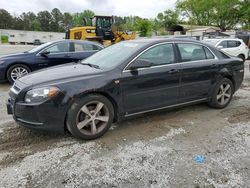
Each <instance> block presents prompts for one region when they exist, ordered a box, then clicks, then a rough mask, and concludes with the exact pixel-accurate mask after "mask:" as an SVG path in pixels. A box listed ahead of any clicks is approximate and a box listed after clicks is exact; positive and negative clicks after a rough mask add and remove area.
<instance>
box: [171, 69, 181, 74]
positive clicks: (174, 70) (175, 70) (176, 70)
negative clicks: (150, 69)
mask: <svg viewBox="0 0 250 188" xmlns="http://www.w3.org/2000/svg"><path fill="white" fill-rule="evenodd" d="M178 72H179V69H171V70H170V71H168V73H169V74H175V73H178Z"/></svg>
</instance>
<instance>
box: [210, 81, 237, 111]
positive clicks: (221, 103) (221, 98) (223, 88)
mask: <svg viewBox="0 0 250 188" xmlns="http://www.w3.org/2000/svg"><path fill="white" fill-rule="evenodd" d="M233 93H234V86H233V83H232V81H231V80H229V79H228V78H223V79H222V80H221V81H220V82H219V83H218V84H217V85H216V87H215V89H214V91H213V94H212V98H211V100H210V102H209V105H210V106H211V107H214V108H219V109H221V108H225V107H226V106H227V105H228V104H229V103H230V101H231V99H232V96H233Z"/></svg>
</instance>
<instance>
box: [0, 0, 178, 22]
mask: <svg viewBox="0 0 250 188" xmlns="http://www.w3.org/2000/svg"><path fill="white" fill-rule="evenodd" d="M175 2H176V0H9V1H6V0H0V9H1V8H3V9H5V10H7V11H8V12H9V13H11V14H12V15H20V14H21V13H22V12H28V11H32V12H35V13H37V12H39V11H41V10H48V11H51V10H52V9H53V8H59V9H60V11H62V12H71V13H75V12H81V11H83V10H86V9H90V10H92V11H94V12H95V13H96V14H97V15H110V16H111V15H117V16H130V15H135V16H140V17H143V18H154V17H156V16H157V14H158V13H159V12H163V11H164V10H166V9H173V8H174V6H175Z"/></svg>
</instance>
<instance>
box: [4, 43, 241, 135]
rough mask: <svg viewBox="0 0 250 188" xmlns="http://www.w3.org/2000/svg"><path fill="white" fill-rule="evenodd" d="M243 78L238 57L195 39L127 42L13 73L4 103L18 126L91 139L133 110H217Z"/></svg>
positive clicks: (133, 113)
mask: <svg viewBox="0 0 250 188" xmlns="http://www.w3.org/2000/svg"><path fill="white" fill-rule="evenodd" d="M243 75H244V64H243V61H242V60H241V59H239V58H232V57H229V56H227V55H226V54H224V53H223V52H221V51H219V50H217V49H215V48H214V47H212V46H208V45H206V44H203V43H200V42H197V41H191V40H184V39H154V40H152V39H151V40H150V39H147V40H135V41H127V42H121V43H118V44H115V45H113V46H110V47H108V48H105V49H103V50H101V51H100V52H98V53H96V54H94V55H93V56H91V57H89V58H87V59H86V60H83V61H82V62H81V63H79V64H67V65H62V66H57V67H54V68H51V69H47V70H43V71H40V72H36V73H31V74H29V75H26V76H24V77H22V78H20V79H19V80H17V81H16V82H15V84H14V86H13V87H12V88H11V90H10V93H9V94H10V99H9V101H8V104H7V108H8V112H9V114H13V117H14V119H15V120H16V122H18V123H19V124H21V125H23V126H26V127H29V128H34V129H39V130H49V131H57V132H64V131H66V130H67V131H69V132H70V133H71V134H72V135H74V136H75V137H77V138H80V139H94V138H97V137H100V136H102V135H103V134H104V133H105V132H106V131H107V130H108V129H109V127H110V125H111V124H112V123H113V122H115V121H120V120H122V119H124V118H127V117H129V116H134V115H137V114H142V113H146V112H150V111H154V110H160V109H167V108H174V107H178V106H183V105H188V104H194V103H200V102H207V103H208V104H209V105H210V106H212V107H215V108H224V107H226V106H227V105H228V104H229V102H230V101H231V99H232V96H233V94H234V93H235V92H236V91H237V90H238V89H239V87H240V85H241V83H242V80H243Z"/></svg>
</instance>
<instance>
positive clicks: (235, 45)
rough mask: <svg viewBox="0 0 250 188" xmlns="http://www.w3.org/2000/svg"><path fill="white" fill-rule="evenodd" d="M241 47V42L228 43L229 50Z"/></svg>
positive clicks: (230, 41) (231, 41)
mask: <svg viewBox="0 0 250 188" xmlns="http://www.w3.org/2000/svg"><path fill="white" fill-rule="evenodd" d="M240 45H241V42H240V41H233V40H229V41H228V42H227V46H228V48H236V47H238V46H240Z"/></svg>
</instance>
